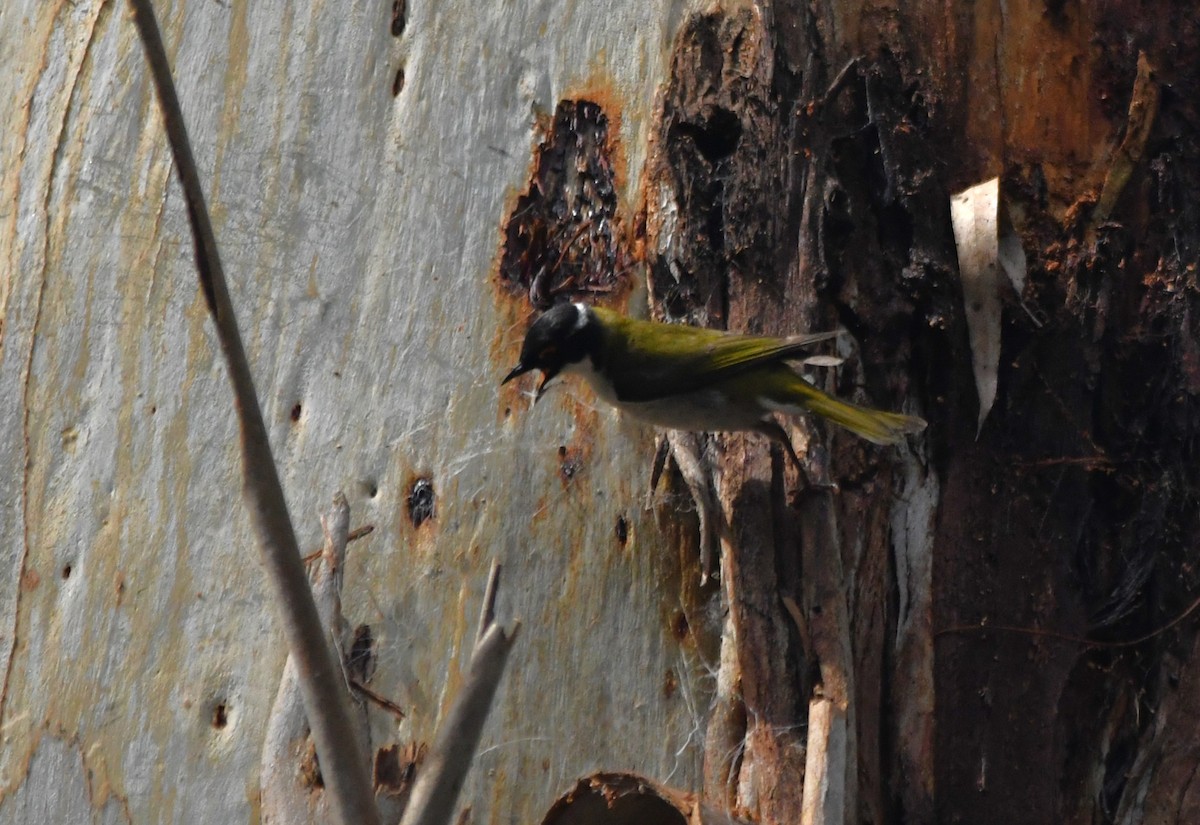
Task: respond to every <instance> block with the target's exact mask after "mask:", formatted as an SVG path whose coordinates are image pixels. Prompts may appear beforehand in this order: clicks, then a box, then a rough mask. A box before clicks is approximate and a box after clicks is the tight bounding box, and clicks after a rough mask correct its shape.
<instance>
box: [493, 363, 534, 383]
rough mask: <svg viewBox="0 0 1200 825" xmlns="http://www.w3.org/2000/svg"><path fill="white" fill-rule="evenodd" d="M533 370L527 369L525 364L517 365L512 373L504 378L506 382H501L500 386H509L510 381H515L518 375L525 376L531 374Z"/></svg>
mask: <svg viewBox="0 0 1200 825" xmlns="http://www.w3.org/2000/svg"><path fill="white" fill-rule="evenodd" d="M531 369H532V367H527V366H525V365H524V364H517V365H516V366H515V367H513V368H512V372H510V373H509V374H508V375H506V376H504V380H503V381H501V382H500V384H501V385H504V384H507V383H508V382H509V381H511V380H513V379H514V378H516V377H517V376H518V375H524V374H525V373H527V372H529V370H531Z"/></svg>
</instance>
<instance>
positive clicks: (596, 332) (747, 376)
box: [501, 304, 925, 467]
mask: <svg viewBox="0 0 1200 825" xmlns="http://www.w3.org/2000/svg"><path fill="white" fill-rule="evenodd" d="M839 334H840V332H821V333H815V334H812V335H801V336H797V337H791V338H770V337H763V336H757V335H736V334H733V333H728V332H723V331H721V330H715V329H704V328H701V327H690V326H683V325H680V324H662V323H657V322H654V321H638V320H634V319H633V318H626V317H625V316H623V315H620V314H618V313H616V312H612V311H611V310H607V309H603V308H601V307H590V306H587V305H585V304H559V305H557V306H555V307H553V308H551V309H550V310H548V311H546V312H545V313H544V314H543V315H542V316H541V317H539V318H538V319H537V320H536V321H534V323H533V325H532V326H530V328H529V332H527V333H526V334H525V343H524V344H523V345H522V347H521V360H520V361H519V362H518V363H517V365H516V366H515V367H514V368H513V369H512V371H511V372H509V374H508V375H506V376H505V377H504V381H502V382H501V383H502V384H504V383H507V382H509V381H511V380H512V379H514V378H516V377H517V376H518V375H523V374H524V373H527V372H529V371H530V370H535V369H536V370H541V372H542V381H541V383H540V384H538V388H537V395H536V398H541V397H542V393H543V392H545V390H546V384H547V383H549V381H550V380H551V379H552V378H554V377H555V376H556V375H558V374H559V373H563V374H567V375H571V374H574V375H580V376H582V377H583V378H585V379H586V380H587V382H588V383H589V384H591V386H592V389H593V390H595V392H596V395H598V396H599V397H600V398H601V399H603V400H604V401H606V402H608V403H609V404H612V405H613V406H614V407H616V408H617V409H619V410H622V411H623V412H626V413H628V414H630V415H632V416H633V417H634V418H638V419H640V420H642V421H645V422H647V423H649V424H653V425H655V426H658V427H663V428H666V429H670V430H691V431H708V432H736V431H752V432H757V433H762V434H763V435H766V436H768V437H769V438H771V439H772V440H774V441H778V442H779V443H780V444H782V445H783V447H784V449H785V450H787V453H788V455H789V456H790V457H791V459H792V461H794V462H795V463H796V465H797V467H800V462H799V460H798V459H797V457H796V454H795V451H794V450H793V449H792V443H791V441H790V440H789V439H788V437H787V433H786V432H785V431H784V429H783V427H781V426H780V425H779V422H777V421H776V420H775V419H774V417H773V416H774V413H789V414H800V413H805V412H811V413H815V414H816V415H819V416H821V417H822V418H825V419H828V420H829V421H832V422H833V423H835V424H839V425H841V426H842V427H845V428H846V429H848V430H850V431H851V432H853V433H856V434H857V435H859V436H862V437H863V438H865V439H867V440H868V441H872V442H874V443H876V444H898V443H900V442H902V441H903V440H904V437H905V436H906V435H908V434H910V433H918V432H920V431H921V430H923V429H925V421H924V420H922V419H920V418H917V417H916V416H912V415H902V414H900V413H891V412H883V411H882V410H873V409H870V408H868V407H860V406H859V405H857V404H851V403H849V402H847V401H841V400H839V399H837V398H834V397H833V396H831V395H829V394H827V393H824V392H822V391H821V390H819V389H817V388H816V387H814V386H813V385H812V384H810V383H809V382H808V381H806V380H805V379H804V378H802V377H801V376H800V375H798V374H797V373H796V372H795V370H793V369H792V368H791V367H790V366H788V363H787V362H789V361H801V360H803V359H804V357H805V355H804V353H805V351H806V350H807V349H808V348H809V347H811V345H813V344H815V343H817V342H819V341H825V340H829V339H831V338H834V337H836V336H837V335H839Z"/></svg>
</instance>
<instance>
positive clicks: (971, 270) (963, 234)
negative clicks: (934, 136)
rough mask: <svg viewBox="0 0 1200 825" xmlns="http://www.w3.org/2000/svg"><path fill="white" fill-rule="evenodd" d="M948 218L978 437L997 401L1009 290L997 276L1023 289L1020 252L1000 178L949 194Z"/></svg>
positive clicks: (1023, 252)
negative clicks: (1003, 298) (972, 375)
mask: <svg viewBox="0 0 1200 825" xmlns="http://www.w3.org/2000/svg"><path fill="white" fill-rule="evenodd" d="M950 218H951V221H952V222H953V225H954V245H955V247H956V248H957V250H958V271H959V276H960V277H961V278H962V286H963V300H964V301H965V302H966V310H967V332H968V334H969V336H970V339H971V361H972V367H973V369H974V372H975V389H976V392H977V393H978V395H979V421H978V425H977V429H976V435H978V433H979V431H981V430H982V429H983V422H984V420H985V419H986V418H987V416H988V413H989V412H991V409H992V404H993V403H995V400H996V384H997V374H998V372H999V367H1000V313H1001V310H1002V308H1003V305H1002V302H1001V296H1002V294H1003V291H1004V290H1005V289H1007V288H1008V287H1007V286H1005V283H1004V278H1003V277H1002V275H1003V276H1007V278H1008V282H1009V283H1010V284H1011V286H1012V288H1013V289H1014V290H1016V293H1017V295H1020V294H1021V292H1022V291H1023V290H1024V289H1025V251H1024V249H1022V247H1021V240H1020V238H1019V237H1018V236H1017V234H1016V232H1015V231H1013V228H1012V224H1011V222H1010V221H1009V218H1008V212H1007V210H1006V209H1005V208H1004V204H1003V203H1002V202H1001V195H1000V179H999V178H992V179H991V180H989V181H985V182H984V183H980V184H977V185H975V186H972V187H971V188H970V189H965V190H963V191H962V192H959V193H958V194H957V195H955V196H954V197H952V198H951V199H950Z"/></svg>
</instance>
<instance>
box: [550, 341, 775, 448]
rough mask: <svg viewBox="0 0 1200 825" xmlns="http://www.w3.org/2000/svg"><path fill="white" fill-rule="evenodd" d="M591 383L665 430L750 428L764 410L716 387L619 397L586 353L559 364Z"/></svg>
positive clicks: (619, 405)
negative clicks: (650, 397)
mask: <svg viewBox="0 0 1200 825" xmlns="http://www.w3.org/2000/svg"><path fill="white" fill-rule="evenodd" d="M563 372H564V373H567V374H570V375H578V376H579V377H581V378H583V379H584V380H585V381H587V382H588V384H589V385H591V387H592V390H593V391H594V392H595V393H596V395H597V396H598V397H599V398H600V399H601V400H602V401H604V402H605V403H607V404H610V405H611V406H613V407H616V408H617V409H618V410H620V411H621V412H623V413H626V414H628V415H630V416H633V417H634V418H637V419H638V420H640V421H644V422H646V423H647V424H653V425H654V426H656V427H662V428H664V429H668V430H687V431H691V432H700V431H709V432H733V431H737V430H752V429H754V427H755V425H757V424H758V422H759V421H760V420H762V418H763V416H764V415H765V414H766V413H767V410H766V409H764V408H763V407H762V406H761V405H760V404H758V403H756V402H754V401H751V402H750V403H749V404H745V403H740V404H739V403H734V402H732V401H731V400H730V399H729V398H728V397H727V396H726V395H725V393H723V392H721V391H719V390H716V389H702V390H696V391H694V392H689V393H683V394H680V395H675V396H671V397H669V398H661V399H656V400H654V401H633V402H630V401H621V400H619V399H618V398H617V393H616V390H615V389H614V388H613V385H612V383H611V382H610V381H609V380H608V379H607V378H606V377H605V376H604V375H603V373H601V372H599V371H598V370H597V369H596V368H595V366H594V365H593V364H592V359H591V358H590V357H584V359H583V360H582V361H580V362H578V363H575V364H570V365H568V366H566V367H564V368H563Z"/></svg>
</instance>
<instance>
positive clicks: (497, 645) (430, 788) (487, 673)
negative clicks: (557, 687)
mask: <svg viewBox="0 0 1200 825" xmlns="http://www.w3.org/2000/svg"><path fill="white" fill-rule="evenodd" d="M499 578H500V565H498V564H496V563H495V562H493V564H492V574H491V576H490V577H489V579H488V585H487V590H486V595H485V597H484V605H483V608H482V611H481V616H482V618H483V619H486V620H487V626H486V627H481V632H480V633H479V635H478V637H477V640H476V643H475V649H474V650H472V651H471V661H470V664H469V665H468V666H467V673H466V679H465V680H464V683H463V689H462V692H461V693H460V694H459V696H458V698H457V699H455V701H454V706H453V707H452V708H450V713H449V714H448V715H447V716H446V720H445V722H443V723H442V726H441V728H440V729H439V730H438V735H437V741H436V742H435V743H434V746H433V750H432V752H431V753H430V755H429V759H428V760H427V761H426V763H425V764H424V765H423V766H422V769H421V772H420V774H419V775H418V776H417V781H416V785H415V787H414V788H413V792H412V796H411V797H410V798H409V803H408V807H407V808H405V810H404V818H403V819H402V820H401V821H400V822H401V825H445V823H447V822H450V818H451V816H452V815H453V814H454V805H455V803H456V802H457V800H458V794H459V791H461V790H462V785H463V780H464V779H465V778H466V776H467V770H468V769H469V768H470V767H471V761H472V760H473V759H474V757H475V748H476V746H477V745H478V744H479V736H480V734H481V733H482V732H483V725H484V722H486V721H487V715H488V712H489V711H490V710H491V706H492V698H493V697H494V696H495V695H496V688H497V687H498V686H499V685H500V677H501V676H502V675H503V674H504V664H505V662H506V661H507V660H508V653H509V651H510V650H512V646H513V642H514V641H515V639H516V636H517V631H518V630H519V629H520V625H519V624H514V625H513V628H512V630H511V631H508V632H507V633H506V632H505V630H504V628H503V627H501V626H500V625H498V624H495V623H494V622H493V621H492V619H491V616H492V612H493V606H494V604H493V603H494V601H495V594H496V583H497V582H498V581H499Z"/></svg>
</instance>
